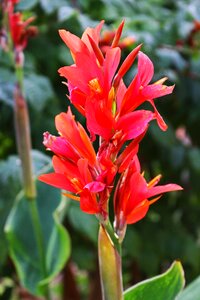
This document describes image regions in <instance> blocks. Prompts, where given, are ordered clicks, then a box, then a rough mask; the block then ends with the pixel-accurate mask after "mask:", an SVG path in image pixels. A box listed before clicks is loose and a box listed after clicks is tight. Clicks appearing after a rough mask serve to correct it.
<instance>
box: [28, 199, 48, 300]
mask: <svg viewBox="0 0 200 300" xmlns="http://www.w3.org/2000/svg"><path fill="white" fill-rule="evenodd" d="M29 207H30V212H31V217H32V222H33V227H34V228H33V229H34V233H35V239H36V244H37V249H38V254H39V258H40V261H41V262H42V266H41V267H42V270H41V271H42V274H43V277H44V278H46V277H47V269H46V260H45V251H44V238H43V234H42V228H41V223H40V217H39V213H38V208H37V202H36V199H35V200H34V201H29ZM44 292H45V296H46V300H50V299H51V296H50V292H49V289H48V286H45V291H44Z"/></svg>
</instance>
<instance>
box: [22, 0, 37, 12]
mask: <svg viewBox="0 0 200 300" xmlns="http://www.w3.org/2000/svg"><path fill="white" fill-rule="evenodd" d="M37 2H38V0H20V2H19V3H18V4H17V10H27V9H31V8H33V7H34V6H35V5H36V4H37Z"/></svg>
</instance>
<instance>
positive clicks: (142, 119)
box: [116, 110, 155, 140]
mask: <svg viewBox="0 0 200 300" xmlns="http://www.w3.org/2000/svg"><path fill="white" fill-rule="evenodd" d="M154 118H155V115H154V114H153V113H152V112H151V111H148V110H137V111H134V112H131V113H128V114H126V115H124V116H122V117H121V118H120V119H119V121H118V122H117V126H116V129H117V130H122V131H123V133H124V134H125V139H126V140H130V139H133V138H136V137H137V136H139V135H140V134H142V133H143V132H144V131H145V130H146V128H147V126H148V123H149V122H150V121H151V120H153V119H154Z"/></svg>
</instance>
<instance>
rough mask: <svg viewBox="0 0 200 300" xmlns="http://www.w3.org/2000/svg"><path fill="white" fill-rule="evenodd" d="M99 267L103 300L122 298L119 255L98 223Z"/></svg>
mask: <svg viewBox="0 0 200 300" xmlns="http://www.w3.org/2000/svg"><path fill="white" fill-rule="evenodd" d="M98 255H99V269H100V280H101V290H102V299H103V300H113V299H115V300H122V299H123V285H122V267H121V257H120V254H119V252H118V250H117V249H116V247H115V245H114V243H113V242H112V239H111V238H110V236H109V234H108V232H107V231H106V229H105V227H103V226H102V225H100V229H99V238H98Z"/></svg>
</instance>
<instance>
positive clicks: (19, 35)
mask: <svg viewBox="0 0 200 300" xmlns="http://www.w3.org/2000/svg"><path fill="white" fill-rule="evenodd" d="M34 19H35V18H34V17H30V18H28V19H27V20H26V21H23V15H22V13H20V12H16V13H13V12H11V13H10V15H9V23H10V32H11V37H12V41H13V44H14V48H15V50H16V51H18V52H19V51H23V50H24V49H25V48H26V46H27V42H28V39H29V38H30V37H33V36H35V35H36V33H37V28H36V27H35V26H29V25H30V23H32V22H33V21H34Z"/></svg>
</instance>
